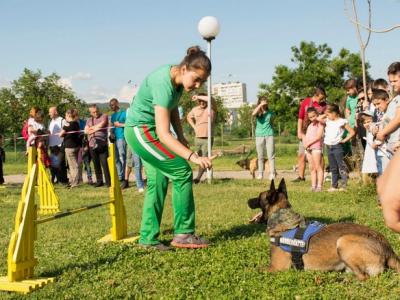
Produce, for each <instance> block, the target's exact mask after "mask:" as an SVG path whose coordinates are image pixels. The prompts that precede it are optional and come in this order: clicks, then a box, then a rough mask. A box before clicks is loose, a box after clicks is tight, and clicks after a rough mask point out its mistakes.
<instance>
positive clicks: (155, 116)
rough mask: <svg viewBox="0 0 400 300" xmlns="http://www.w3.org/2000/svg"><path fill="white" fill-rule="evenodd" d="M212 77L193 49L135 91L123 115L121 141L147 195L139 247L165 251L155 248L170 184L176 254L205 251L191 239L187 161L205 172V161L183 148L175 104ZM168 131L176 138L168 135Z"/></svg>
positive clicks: (201, 54) (206, 63)
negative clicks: (138, 166)
mask: <svg viewBox="0 0 400 300" xmlns="http://www.w3.org/2000/svg"><path fill="white" fill-rule="evenodd" d="M210 73H211V62H210V60H209V58H208V57H207V56H206V54H205V53H204V51H202V50H200V48H199V47H198V46H195V47H191V48H189V49H188V50H187V55H186V56H185V58H184V59H183V61H182V62H181V63H180V64H179V65H166V66H162V67H160V68H158V69H157V70H155V71H154V72H152V73H150V74H149V75H148V76H147V77H146V78H145V79H144V81H143V82H142V84H141V85H140V88H139V90H138V92H137V93H136V95H135V97H134V99H133V100H132V103H131V106H130V108H129V109H128V112H127V119H126V127H125V138H126V140H127V142H128V145H129V146H130V147H131V148H132V149H133V151H134V152H135V153H137V154H138V155H139V156H140V157H141V159H142V160H143V165H144V168H145V171H146V175H147V191H146V195H145V199H144V204H143V213H142V223H141V229H140V240H139V244H141V245H143V246H145V247H154V248H156V249H158V250H168V249H169V247H167V246H165V245H164V244H162V243H160V241H159V240H158V236H159V235H160V223H161V217H162V212H163V208H164V200H165V196H166V194H167V189H168V181H169V180H171V181H172V206H173V210H174V234H175V235H174V238H173V240H172V242H171V245H172V246H174V247H178V248H204V247H207V246H208V242H207V241H206V240H204V239H202V238H199V237H197V236H196V235H194V231H195V207H194V199H193V191H192V181H193V174H192V169H191V167H190V165H189V163H188V161H191V162H193V163H195V164H197V165H199V166H200V167H202V168H210V167H211V160H210V159H209V158H208V157H199V156H198V155H197V154H196V153H195V152H193V151H191V150H190V149H189V148H188V142H187V141H186V139H185V137H184V136H183V131H182V126H181V123H180V118H179V112H178V102H179V99H180V97H181V95H182V92H183V90H185V91H192V90H194V89H198V88H199V87H200V86H201V85H202V84H203V83H204V82H205V81H206V80H207V77H208V76H209V74H210ZM170 125H172V127H173V129H174V131H175V133H176V135H177V138H175V137H174V136H173V135H172V134H171V132H170Z"/></svg>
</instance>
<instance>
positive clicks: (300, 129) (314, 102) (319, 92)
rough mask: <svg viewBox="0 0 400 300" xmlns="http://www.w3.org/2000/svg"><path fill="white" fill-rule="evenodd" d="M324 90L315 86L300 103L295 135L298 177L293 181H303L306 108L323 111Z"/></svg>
mask: <svg viewBox="0 0 400 300" xmlns="http://www.w3.org/2000/svg"><path fill="white" fill-rule="evenodd" d="M325 99H326V92H325V89H324V88H323V87H317V88H315V91H314V95H313V96H312V97H310V98H305V99H304V100H303V101H302V102H301V103H300V109H299V117H298V119H297V137H298V138H299V140H300V142H299V150H298V156H297V166H298V169H297V170H298V177H297V178H296V179H295V180H293V181H294V182H300V181H304V180H305V178H304V172H305V166H306V155H305V149H304V145H303V137H304V135H305V129H306V128H307V125H308V124H307V114H306V112H307V109H308V108H309V107H314V108H315V109H316V110H317V112H318V113H319V114H322V113H324V111H325V109H326V102H325Z"/></svg>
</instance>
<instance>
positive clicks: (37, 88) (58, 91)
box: [0, 69, 86, 135]
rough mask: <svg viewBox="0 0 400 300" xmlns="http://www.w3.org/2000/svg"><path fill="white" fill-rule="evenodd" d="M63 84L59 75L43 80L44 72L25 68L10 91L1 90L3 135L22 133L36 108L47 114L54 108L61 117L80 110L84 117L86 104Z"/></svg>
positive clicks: (53, 74) (0, 114)
mask: <svg viewBox="0 0 400 300" xmlns="http://www.w3.org/2000/svg"><path fill="white" fill-rule="evenodd" d="M59 81H60V76H59V75H57V74H55V73H52V74H50V75H48V76H46V77H43V76H42V73H41V71H36V72H34V71H31V70H28V69H24V71H23V72H22V74H21V76H20V77H19V78H18V79H17V80H14V81H13V82H12V84H11V87H10V88H2V89H0V132H1V133H3V134H7V135H11V134H12V133H19V132H20V131H21V128H22V126H23V123H24V121H25V120H26V119H28V114H29V110H30V108H31V107H33V106H38V107H39V108H41V109H42V110H43V111H44V112H47V111H48V109H49V107H50V106H53V105H54V106H57V108H58V111H59V113H60V114H61V115H64V113H65V111H66V110H67V109H69V108H77V109H78V110H79V111H80V112H81V114H82V115H84V114H85V112H86V109H85V108H86V104H85V103H84V102H83V101H82V100H80V99H79V98H77V97H76V96H75V94H74V92H73V91H72V90H71V89H70V88H68V87H65V86H63V85H61V84H60V83H59ZM46 115H47V114H46Z"/></svg>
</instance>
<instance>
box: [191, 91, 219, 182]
mask: <svg viewBox="0 0 400 300" xmlns="http://www.w3.org/2000/svg"><path fill="white" fill-rule="evenodd" d="M212 100H213V99H212ZM192 101H197V106H195V107H193V108H192V110H191V111H190V112H189V114H188V115H187V121H188V123H189V125H190V126H191V127H192V128H193V130H194V132H195V140H194V143H195V147H196V153H197V154H198V155H199V156H204V157H207V156H208V109H207V106H208V96H207V95H206V94H198V95H194V96H193V97H192ZM214 121H215V110H214V109H213V105H211V144H212V143H213V140H214V139H213V137H212V135H213V134H212V132H213V127H214ZM204 172H205V169H204V168H202V167H201V166H199V171H198V173H197V177H196V178H195V179H194V180H193V182H194V183H195V184H197V183H199V182H200V180H201V177H202V176H203V174H204Z"/></svg>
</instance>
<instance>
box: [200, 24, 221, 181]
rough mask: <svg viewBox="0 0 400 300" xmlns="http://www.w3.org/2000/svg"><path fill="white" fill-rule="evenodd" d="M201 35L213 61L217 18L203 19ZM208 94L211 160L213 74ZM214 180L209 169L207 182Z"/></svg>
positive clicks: (208, 86) (209, 154)
mask: <svg viewBox="0 0 400 300" xmlns="http://www.w3.org/2000/svg"><path fill="white" fill-rule="evenodd" d="M197 28H198V30H199V32H200V35H201V36H202V37H203V39H205V40H206V41H207V56H208V58H209V59H210V61H211V41H212V40H214V39H215V37H216V36H217V35H218V33H219V23H218V20H217V18H216V17H211V16H207V17H203V18H202V19H201V20H200V22H199V25H198V26H197ZM207 94H208V103H207V110H208V140H207V142H208V147H207V149H208V157H209V158H211V139H212V136H211V135H212V132H211V74H210V75H209V76H208V80H207ZM211 180H212V170H211V169H207V182H208V183H211Z"/></svg>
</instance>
